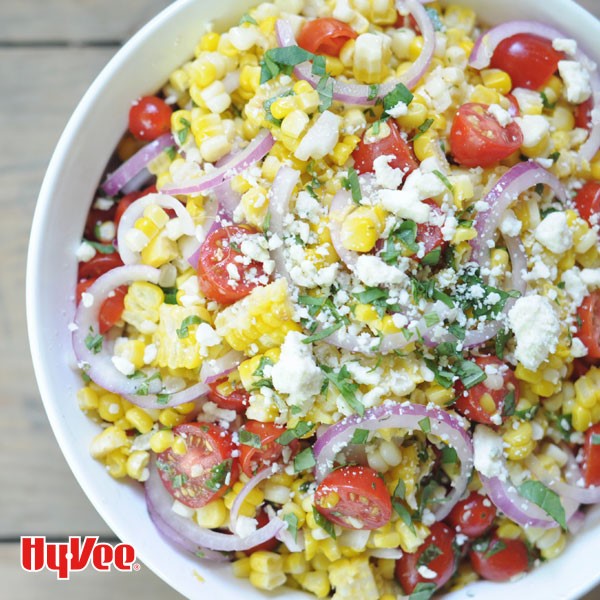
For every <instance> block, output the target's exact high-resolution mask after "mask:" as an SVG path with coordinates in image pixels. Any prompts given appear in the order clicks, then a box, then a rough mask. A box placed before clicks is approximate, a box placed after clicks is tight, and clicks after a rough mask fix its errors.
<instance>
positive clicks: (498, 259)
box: [490, 248, 508, 272]
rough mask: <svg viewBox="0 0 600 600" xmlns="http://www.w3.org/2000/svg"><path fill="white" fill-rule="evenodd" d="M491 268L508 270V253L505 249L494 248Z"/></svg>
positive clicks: (491, 255) (491, 256)
mask: <svg viewBox="0 0 600 600" xmlns="http://www.w3.org/2000/svg"><path fill="white" fill-rule="evenodd" d="M490 266H491V267H492V269H502V271H503V272H504V271H505V270H506V269H508V252H507V251H506V250H505V249H504V248H494V249H493V250H492V251H491V252H490Z"/></svg>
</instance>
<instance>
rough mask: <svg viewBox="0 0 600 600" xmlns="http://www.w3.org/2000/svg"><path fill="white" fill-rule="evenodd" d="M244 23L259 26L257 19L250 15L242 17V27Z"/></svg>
mask: <svg viewBox="0 0 600 600" xmlns="http://www.w3.org/2000/svg"><path fill="white" fill-rule="evenodd" d="M244 23H250V24H251V25H258V23H257V22H256V19H254V18H252V17H251V16H250V15H249V14H248V13H246V14H245V15H242V18H241V19H240V23H239V24H240V25H243V24H244Z"/></svg>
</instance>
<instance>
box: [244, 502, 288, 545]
mask: <svg viewBox="0 0 600 600" xmlns="http://www.w3.org/2000/svg"><path fill="white" fill-rule="evenodd" d="M268 522H269V517H268V515H267V513H266V512H265V511H264V510H259V511H258V512H257V513H256V528H257V529H260V528H261V527H264V526H265V525H266V524H267V523H268ZM277 546H279V540H278V539H277V538H274V537H273V538H271V539H270V540H267V541H266V542H263V543H262V544H258V545H257V546H253V547H252V548H248V550H244V554H246V556H250V555H251V554H253V553H254V552H261V551H262V552H271V551H272V550H275V548H277Z"/></svg>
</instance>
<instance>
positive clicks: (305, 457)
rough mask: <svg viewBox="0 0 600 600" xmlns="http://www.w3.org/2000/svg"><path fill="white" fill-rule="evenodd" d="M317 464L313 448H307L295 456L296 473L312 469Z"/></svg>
mask: <svg viewBox="0 0 600 600" xmlns="http://www.w3.org/2000/svg"><path fill="white" fill-rule="evenodd" d="M316 464H317V463H316V461H315V456H314V454H313V451H312V448H305V449H304V450H302V452H300V453H298V454H296V456H295V458H294V471H295V472H296V473H299V472H300V471H306V470H307V469H312V468H313V467H314V466H315V465H316Z"/></svg>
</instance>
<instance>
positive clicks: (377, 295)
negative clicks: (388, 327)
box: [353, 287, 390, 304]
mask: <svg viewBox="0 0 600 600" xmlns="http://www.w3.org/2000/svg"><path fill="white" fill-rule="evenodd" d="M389 295H390V294H389V292H388V291H387V290H384V289H382V288H377V287H368V288H367V289H366V290H365V291H364V292H357V293H356V294H353V296H354V297H355V298H356V299H357V300H358V301H359V302H360V303H361V304H373V302H375V301H376V300H382V299H383V300H387V298H388V297H389Z"/></svg>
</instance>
